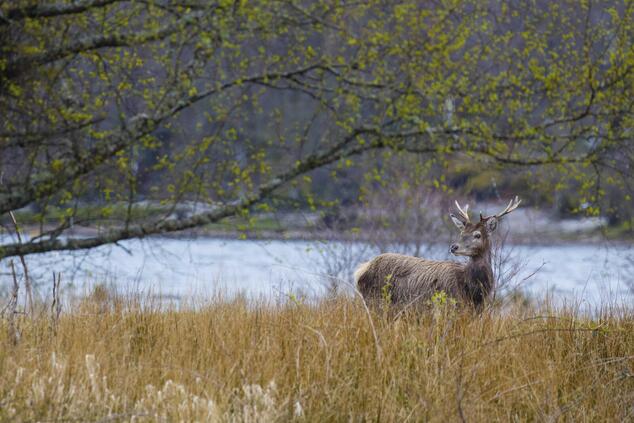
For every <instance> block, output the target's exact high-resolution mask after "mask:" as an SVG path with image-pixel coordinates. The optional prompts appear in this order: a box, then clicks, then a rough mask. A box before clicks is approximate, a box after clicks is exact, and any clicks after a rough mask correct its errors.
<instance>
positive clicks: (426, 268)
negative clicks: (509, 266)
mask: <svg viewBox="0 0 634 423" xmlns="http://www.w3.org/2000/svg"><path fill="white" fill-rule="evenodd" d="M520 201H521V200H520V199H519V198H518V197H517V196H516V197H515V198H514V199H512V200H511V201H510V202H509V204H508V205H507V206H506V208H505V209H504V210H503V211H502V212H501V213H498V214H495V215H491V216H486V217H484V216H482V214H480V220H479V221H478V222H475V223H474V222H471V220H470V219H469V214H468V212H469V206H468V205H466V206H465V207H464V208H461V207H460V205H459V204H458V202H457V201H456V207H457V213H456V214H453V213H451V214H450V217H451V220H453V222H454V224H455V225H456V226H457V227H458V229H460V241H458V242H457V243H455V244H452V245H451V248H450V251H451V253H452V254H454V255H456V256H467V257H469V261H468V262H467V263H466V264H463V263H457V262H454V261H436V260H427V259H423V258H418V257H412V256H405V255H402V254H390V253H388V254H381V255H380V256H377V257H375V258H373V259H372V260H370V261H368V262H366V263H362V264H361V265H360V266H359V267H358V268H357V270H356V271H355V272H354V279H355V283H356V285H357V287H358V288H359V291H360V292H361V294H362V295H363V298H364V299H365V300H366V301H368V302H377V301H379V300H381V299H383V298H386V299H389V301H391V302H392V303H393V304H399V305H409V304H413V303H419V302H420V301H422V302H423V303H424V302H426V301H428V300H430V299H431V297H432V296H433V295H434V293H436V292H438V291H444V292H445V293H446V294H447V295H448V296H450V297H453V298H454V299H456V300H457V301H458V302H460V303H462V304H467V305H472V306H474V307H475V308H476V309H481V308H482V306H483V304H484V302H485V301H486V300H488V299H489V298H490V297H491V295H492V293H493V288H494V281H493V270H492V268H491V241H490V240H489V234H490V233H491V232H493V231H494V230H495V229H496V227H497V225H498V221H499V220H500V219H501V218H502V217H503V216H505V215H507V214H509V213H511V212H512V211H513V210H515V209H516V208H517V206H519V204H520Z"/></svg>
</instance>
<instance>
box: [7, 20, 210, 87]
mask: <svg viewBox="0 0 634 423" xmlns="http://www.w3.org/2000/svg"><path fill="white" fill-rule="evenodd" d="M203 16H205V13H204V12H203V11H197V12H191V13H188V14H186V15H184V16H183V17H182V18H180V19H178V20H177V21H176V22H173V23H171V24H167V25H163V26H161V27H160V28H158V29H155V30H148V31H139V32H136V33H134V32H133V33H128V34H111V35H100V36H98V37H84V38H80V39H79V40H78V41H76V42H75V43H73V44H70V45H65V46H60V47H57V48H53V49H51V50H48V51H45V52H43V53H37V54H32V55H28V56H22V57H18V58H16V59H13V60H10V61H9V63H8V64H7V67H6V70H5V75H6V76H7V77H8V78H12V77H15V76H17V75H18V74H19V73H20V72H21V71H22V70H24V69H26V68H29V67H32V66H40V65H44V64H47V63H51V62H55V61H57V60H60V59H63V58H65V57H68V56H71V55H73V54H77V53H82V52H87V51H91V50H97V49H100V48H106V47H132V46H137V45H140V44H145V43H149V42H152V41H157V40H161V39H163V38H165V37H168V36H170V35H172V34H174V33H176V32H179V31H182V30H183V28H185V27H187V26H189V25H191V24H193V23H194V22H196V21H197V20H199V19H200V18H202V17H203Z"/></svg>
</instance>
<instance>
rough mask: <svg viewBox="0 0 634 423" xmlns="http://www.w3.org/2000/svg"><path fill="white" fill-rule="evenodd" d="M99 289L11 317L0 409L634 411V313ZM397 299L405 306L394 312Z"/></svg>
mask: <svg viewBox="0 0 634 423" xmlns="http://www.w3.org/2000/svg"><path fill="white" fill-rule="evenodd" d="M98 294H99V293H97V294H94V295H93V296H91V297H88V298H86V299H84V300H82V301H81V302H78V303H77V304H76V305H74V306H73V307H72V311H71V310H65V311H64V313H62V315H61V317H60V320H59V322H58V323H55V321H54V320H53V319H52V318H51V317H50V314H49V313H48V312H45V311H42V312H41V313H39V317H35V318H32V319H31V318H27V317H22V318H21V319H20V320H19V321H18V327H19V331H20V337H19V340H18V341H17V343H16V344H14V342H13V341H12V339H11V338H10V337H9V335H8V333H9V331H8V326H7V325H8V323H7V320H6V319H5V320H3V321H2V327H1V330H0V369H1V372H0V375H1V379H0V419H1V420H2V421H17V422H20V421H103V422H106V421H137V422H141V421H166V422H172V421H239V422H275V421H317V422H327V421H381V422H394V421H398V422H404V421H410V422H419V421H432V422H448V421H469V422H471V421H486V422H489V421H522V422H523V421H574V422H584V421H586V422H603V421H628V420H629V421H632V420H634V313H633V312H632V310H631V309H627V308H620V307H617V306H610V307H606V308H605V309H604V310H602V311H598V312H597V313H596V315H595V317H593V318H592V319H590V318H584V317H581V315H580V314H579V313H576V312H575V311H574V310H573V309H558V310H549V309H548V307H546V306H542V307H538V306H520V305H516V306H511V307H509V308H508V309H505V310H504V311H501V310H497V309H493V310H488V311H485V312H484V313H483V314H481V315H475V314H472V313H469V312H465V311H458V310H456V309H455V308H454V307H453V306H451V305H448V304H442V303H441V302H438V303H436V304H435V305H433V306H432V308H431V309H430V310H429V311H428V312H427V313H424V314H419V315H402V316H401V317H400V318H399V319H397V320H394V319H393V318H391V317H390V313H386V312H385V311H383V312H377V311H372V312H368V310H366V308H365V307H364V306H363V303H362V302H361V301H358V300H356V299H352V298H346V297H341V298H336V299H332V300H322V301H321V302H319V303H316V304H314V303H312V304H303V303H301V302H299V301H297V300H295V299H289V301H288V304H286V305H267V304H263V303H259V304H258V303H249V302H248V301H246V300H244V299H237V300H231V301H227V300H220V299H219V300H216V301H212V302H211V303H209V304H206V305H198V306H190V307H187V306H181V307H179V308H171V309H170V308H169V307H161V306H159V305H151V304H150V303H151V302H145V303H144V304H145V305H143V306H141V305H140V304H141V303H140V302H139V301H138V300H133V299H129V298H128V299H125V298H115V297H112V296H111V295H110V294H107V293H105V294H104V293H101V294H99V295H98ZM392 314H393V313H392Z"/></svg>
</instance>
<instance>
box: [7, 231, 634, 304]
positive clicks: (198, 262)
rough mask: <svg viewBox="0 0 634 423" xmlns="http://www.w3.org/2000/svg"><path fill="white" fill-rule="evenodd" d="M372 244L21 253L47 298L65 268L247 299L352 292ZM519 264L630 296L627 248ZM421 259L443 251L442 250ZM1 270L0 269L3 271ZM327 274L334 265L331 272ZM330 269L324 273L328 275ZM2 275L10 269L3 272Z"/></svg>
mask: <svg viewBox="0 0 634 423" xmlns="http://www.w3.org/2000/svg"><path fill="white" fill-rule="evenodd" d="M376 253H377V251H375V250H373V249H372V248H370V247H369V246H367V245H363V244H361V243H356V244H353V243H338V242H328V243H324V242H318V241H280V240H274V241H255V240H225V239H209V238H198V239H176V238H152V239H148V240H129V241H124V242H121V243H120V246H105V247H100V248H98V249H96V250H92V251H90V252H75V253H59V252H55V253H47V254H40V255H34V256H29V257H28V258H27V260H28V264H29V267H30V271H31V273H32V274H33V275H34V278H35V279H36V281H37V282H38V293H39V295H40V296H47V295H48V292H49V285H51V283H52V274H53V272H62V282H63V284H64V285H65V286H66V287H67V289H69V288H71V287H74V288H76V289H79V290H81V289H85V288H88V287H90V286H92V285H94V284H96V283H106V284H111V285H113V286H115V287H116V288H117V290H118V291H120V292H123V293H126V292H127V293H145V294H152V295H161V296H166V297H170V298H185V299H204V298H208V297H210V296H211V295H214V294H221V295H223V296H225V297H231V296H232V295H235V294H238V293H241V294H244V295H246V296H248V297H251V298H261V297H263V298H268V299H276V300H283V299H285V298H288V296H289V295H294V296H297V295H304V296H308V297H312V296H319V295H323V294H324V293H325V292H326V291H327V288H326V287H327V286H329V284H332V283H333V281H334V283H338V284H339V285H340V288H341V289H343V290H347V291H350V287H349V284H350V282H351V276H350V275H351V272H352V270H353V269H354V267H355V266H356V265H357V264H358V263H360V262H362V261H364V260H367V259H369V258H371V257H372V256H373V255H375V254H376ZM503 253H504V254H507V255H509V256H510V257H511V259H512V260H511V261H512V263H513V264H512V265H510V266H509V265H507V266H506V267H505V268H504V269H505V270H506V271H508V269H509V268H517V267H518V266H519V272H518V273H517V274H516V275H515V276H514V277H513V278H512V281H511V283H512V285H519V286H520V287H521V288H522V289H524V290H526V291H527V292H530V293H532V294H536V295H537V296H541V297H543V296H544V295H545V294H546V293H550V294H551V295H552V296H554V297H555V298H558V299H564V300H567V301H569V300H570V299H572V298H574V299H576V300H581V301H582V302H584V303H586V304H591V305H596V304H600V303H602V302H605V301H608V300H614V299H617V300H618V301H621V302H624V301H625V302H628V303H629V302H631V301H630V300H631V299H632V297H631V291H630V290H628V283H631V282H633V280H632V279H633V276H632V274H633V273H634V272H632V270H633V269H632V261H631V259H630V258H631V257H632V254H633V251H632V249H631V248H629V247H626V246H622V245H621V246H608V245H606V244H600V245H595V244H591V245H553V246H522V245H519V246H513V247H510V248H506V249H505V250H504V251H503ZM426 257H430V258H438V259H446V258H448V254H447V253H446V249H445V248H440V247H438V248H431V249H430V250H429V251H428V252H427V253H426ZM3 270H4V269H3ZM331 273H335V274H336V275H335V276H338V278H335V277H334V276H333V275H331ZM329 276H330V277H329ZM3 278H4V279H5V280H4V283H7V282H8V276H6V274H5V276H3Z"/></svg>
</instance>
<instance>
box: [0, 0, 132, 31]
mask: <svg viewBox="0 0 634 423" xmlns="http://www.w3.org/2000/svg"><path fill="white" fill-rule="evenodd" d="M127 1H128V0H83V1H82V0H78V1H75V2H73V3H70V4H36V5H32V6H27V7H16V8H14V9H8V10H6V11H4V12H2V11H0V16H2V17H3V19H2V18H1V17H0V26H1V25H7V24H9V23H11V21H17V20H22V19H25V18H52V17H54V16H61V15H72V14H76V13H82V12H85V11H86V10H89V9H93V8H99V7H105V6H108V5H110V4H113V3H119V2H127Z"/></svg>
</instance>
